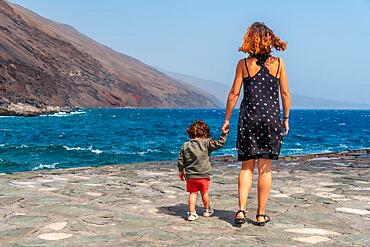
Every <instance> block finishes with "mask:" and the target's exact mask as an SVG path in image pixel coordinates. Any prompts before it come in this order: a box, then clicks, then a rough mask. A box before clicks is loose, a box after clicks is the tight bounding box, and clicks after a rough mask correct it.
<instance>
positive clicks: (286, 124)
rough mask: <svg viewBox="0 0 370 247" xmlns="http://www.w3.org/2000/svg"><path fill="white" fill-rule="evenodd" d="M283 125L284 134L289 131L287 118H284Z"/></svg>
mask: <svg viewBox="0 0 370 247" xmlns="http://www.w3.org/2000/svg"><path fill="white" fill-rule="evenodd" d="M283 127H284V130H285V131H284V135H287V134H288V133H289V119H284V122H283Z"/></svg>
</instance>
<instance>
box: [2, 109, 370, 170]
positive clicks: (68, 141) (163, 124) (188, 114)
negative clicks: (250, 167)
mask: <svg viewBox="0 0 370 247" xmlns="http://www.w3.org/2000/svg"><path fill="white" fill-rule="evenodd" d="M224 115H225V110H224V109H134V108H124V109H81V110H78V111H75V112H72V113H69V114H67V113H56V114H52V115H45V116H38V117H0V172H2V173H12V172H19V171H31V170H40V169H56V168H70V167H82V166H102V165H110V164H122V165H124V164H129V163H134V162H135V163H136V162H150V161H161V160H173V161H176V159H177V156H178V152H179V149H180V147H181V145H182V143H183V142H184V141H186V140H187V139H188V137H187V134H186V128H187V127H188V126H189V125H190V124H191V122H192V121H194V120H197V119H202V120H204V121H206V123H208V125H209V126H210V128H211V134H212V137H214V138H217V137H218V136H219V134H220V133H221V130H220V128H221V126H222V124H223V119H224ZM237 119H238V110H237V109H236V110H235V112H234V113H233V116H232V119H231V124H230V129H231V131H230V135H229V138H228V140H227V144H226V145H225V146H224V147H223V148H222V149H220V150H217V151H215V152H214V153H213V154H212V155H236V154H237V153H236V149H235V143H236V126H237ZM369 147H370V110H291V114H290V132H289V135H288V136H286V137H285V138H284V143H283V146H282V150H281V155H283V156H284V155H300V154H308V153H326V152H333V151H344V150H349V149H360V148H369ZM174 164H175V162H174Z"/></svg>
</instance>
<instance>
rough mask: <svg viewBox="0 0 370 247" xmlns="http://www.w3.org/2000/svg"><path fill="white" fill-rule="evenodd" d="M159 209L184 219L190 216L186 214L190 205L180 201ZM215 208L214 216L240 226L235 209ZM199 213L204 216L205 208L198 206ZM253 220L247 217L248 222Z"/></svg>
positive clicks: (161, 211)
mask: <svg viewBox="0 0 370 247" xmlns="http://www.w3.org/2000/svg"><path fill="white" fill-rule="evenodd" d="M157 209H158V212H159V213H162V214H167V215H173V216H177V217H181V218H183V219H184V220H187V219H188V216H187V214H186V212H187V211H188V205H186V204H184V203H179V204H176V205H173V206H168V207H165V206H163V207H158V208H157ZM214 210H215V213H214V214H213V216H212V217H215V218H218V219H220V220H223V221H225V222H227V223H229V224H230V225H232V226H234V227H240V225H239V224H236V223H235V212H234V211H230V210H222V209H216V208H214ZM197 213H198V215H199V216H202V215H203V208H198V209H197ZM253 222H254V221H253V220H251V219H246V223H251V224H253Z"/></svg>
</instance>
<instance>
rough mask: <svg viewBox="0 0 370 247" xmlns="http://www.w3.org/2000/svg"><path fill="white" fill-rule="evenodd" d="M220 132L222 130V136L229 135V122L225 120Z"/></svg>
mask: <svg viewBox="0 0 370 247" xmlns="http://www.w3.org/2000/svg"><path fill="white" fill-rule="evenodd" d="M221 130H222V134H224V135H226V134H227V133H229V131H230V121H229V120H225V122H224V125H223V126H222V128H221Z"/></svg>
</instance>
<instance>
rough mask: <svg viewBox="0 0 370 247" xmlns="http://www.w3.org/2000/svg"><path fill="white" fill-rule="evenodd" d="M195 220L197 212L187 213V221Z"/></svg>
mask: <svg viewBox="0 0 370 247" xmlns="http://www.w3.org/2000/svg"><path fill="white" fill-rule="evenodd" d="M196 219H198V214H197V212H195V211H194V212H192V213H191V212H188V221H194V220H196Z"/></svg>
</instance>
